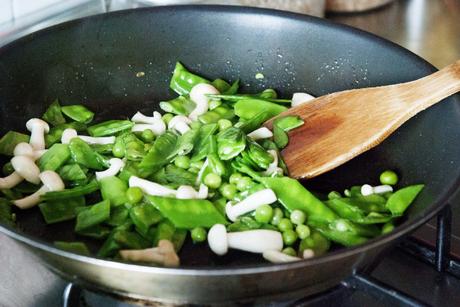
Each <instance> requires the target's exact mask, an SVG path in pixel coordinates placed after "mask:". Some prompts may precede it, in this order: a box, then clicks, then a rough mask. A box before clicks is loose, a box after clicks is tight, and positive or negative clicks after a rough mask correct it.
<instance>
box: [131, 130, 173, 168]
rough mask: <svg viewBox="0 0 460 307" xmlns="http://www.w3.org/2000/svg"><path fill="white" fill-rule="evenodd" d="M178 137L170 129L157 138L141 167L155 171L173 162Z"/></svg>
mask: <svg viewBox="0 0 460 307" xmlns="http://www.w3.org/2000/svg"><path fill="white" fill-rule="evenodd" d="M177 139H178V138H177V135H176V134H174V133H172V132H170V131H167V132H166V133H164V134H162V135H160V136H159V137H158V138H157V139H156V140H155V143H154V144H153V147H152V148H151V149H150V151H149V152H148V153H147V155H146V156H145V157H144V159H142V161H141V163H140V164H139V168H140V169H145V170H146V171H149V172H151V173H154V172H155V171H157V170H159V169H160V168H162V167H163V166H164V165H166V164H168V163H169V162H171V161H172V160H173V158H174V153H175V152H176V148H177V147H176V146H177Z"/></svg>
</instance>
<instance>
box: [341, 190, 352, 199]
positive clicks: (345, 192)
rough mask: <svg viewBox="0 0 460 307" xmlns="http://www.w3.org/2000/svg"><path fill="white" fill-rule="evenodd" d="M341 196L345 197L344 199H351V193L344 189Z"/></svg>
mask: <svg viewBox="0 0 460 307" xmlns="http://www.w3.org/2000/svg"><path fill="white" fill-rule="evenodd" d="M343 194H344V195H345V196H346V197H351V191H350V190H349V189H345V190H344V191H343Z"/></svg>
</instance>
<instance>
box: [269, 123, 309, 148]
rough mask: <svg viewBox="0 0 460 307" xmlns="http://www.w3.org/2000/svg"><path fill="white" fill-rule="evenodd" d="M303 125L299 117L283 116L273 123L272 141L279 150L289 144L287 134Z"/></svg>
mask: <svg viewBox="0 0 460 307" xmlns="http://www.w3.org/2000/svg"><path fill="white" fill-rule="evenodd" d="M302 125H303V120H301V119H300V117H299V116H284V117H281V118H277V119H275V120H274V121H273V140H274V142H275V144H276V146H277V147H278V148H279V149H283V148H284V147H286V145H287V144H288V142H289V137H288V135H287V132H288V131H290V130H292V129H295V128H297V127H300V126H302Z"/></svg>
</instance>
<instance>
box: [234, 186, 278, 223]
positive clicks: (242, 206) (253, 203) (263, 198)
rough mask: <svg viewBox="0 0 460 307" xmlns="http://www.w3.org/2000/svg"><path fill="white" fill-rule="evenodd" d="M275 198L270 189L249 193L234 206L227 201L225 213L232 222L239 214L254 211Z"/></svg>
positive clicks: (272, 201)
mask: <svg viewBox="0 0 460 307" xmlns="http://www.w3.org/2000/svg"><path fill="white" fill-rule="evenodd" d="M276 200H277V198H276V195H275V192H273V190H272V189H264V190H261V191H257V192H255V193H253V194H251V195H249V196H248V197H246V198H245V199H244V200H242V201H241V202H239V203H237V204H236V205H234V206H232V204H231V202H228V203H227V205H226V206H225V213H226V214H227V217H228V219H229V220H230V221H232V222H234V221H236V219H237V218H238V217H239V216H240V215H243V214H246V213H248V212H251V211H254V210H256V209H257V208H258V207H260V206H262V205H269V204H271V203H274V202H275V201H276Z"/></svg>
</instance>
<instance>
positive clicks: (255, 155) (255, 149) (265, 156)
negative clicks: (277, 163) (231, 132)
mask: <svg viewBox="0 0 460 307" xmlns="http://www.w3.org/2000/svg"><path fill="white" fill-rule="evenodd" d="M246 151H247V153H248V154H249V158H250V159H251V160H252V161H254V163H255V164H256V165H257V166H258V167H260V168H262V169H267V168H268V165H269V164H270V163H272V162H273V157H272V155H271V154H269V153H268V152H267V151H266V150H265V149H264V148H263V147H262V146H260V145H259V144H257V143H256V142H254V141H249V146H248V148H247V149H246Z"/></svg>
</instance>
